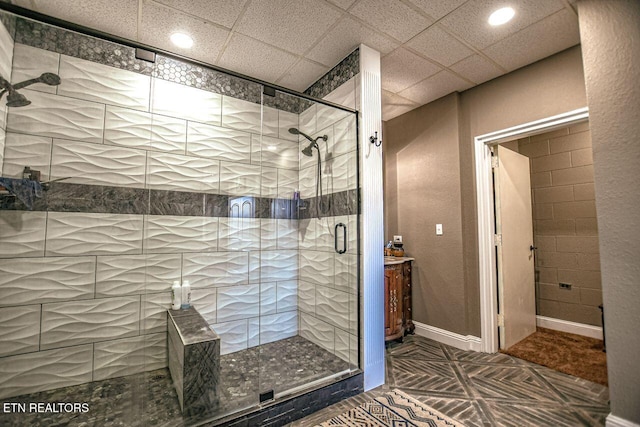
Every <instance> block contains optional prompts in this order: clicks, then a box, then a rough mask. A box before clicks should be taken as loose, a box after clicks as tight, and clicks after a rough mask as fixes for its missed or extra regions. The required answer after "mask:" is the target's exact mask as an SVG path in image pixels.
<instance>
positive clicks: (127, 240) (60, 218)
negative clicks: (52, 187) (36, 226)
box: [46, 212, 142, 256]
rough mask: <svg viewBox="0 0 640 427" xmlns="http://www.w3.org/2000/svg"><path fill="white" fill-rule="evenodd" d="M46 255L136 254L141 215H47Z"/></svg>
mask: <svg viewBox="0 0 640 427" xmlns="http://www.w3.org/2000/svg"><path fill="white" fill-rule="evenodd" d="M46 230H47V251H46V255H47V256H61V255H62V256H64V255H112V254H139V253H141V252H142V215H122V214H98V213H79V212H49V213H48V218H47V228H46Z"/></svg>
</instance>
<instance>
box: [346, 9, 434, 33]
mask: <svg viewBox="0 0 640 427" xmlns="http://www.w3.org/2000/svg"><path fill="white" fill-rule="evenodd" d="M350 13H351V14H352V15H354V16H357V17H358V18H360V19H362V20H363V21H365V22H366V23H367V24H369V25H371V26H372V27H374V28H376V29H378V30H379V31H382V32H383V33H386V34H389V35H390V36H392V37H394V38H396V39H397V40H399V41H401V42H402V43H404V42H406V41H407V40H409V39H410V38H411V37H413V36H415V35H416V34H418V33H419V32H420V31H422V30H424V29H425V28H426V27H428V26H429V25H431V24H432V23H433V20H432V19H428V18H426V17H424V16H422V15H420V14H418V13H417V12H416V11H415V10H413V9H412V8H410V7H409V6H407V5H405V4H404V3H402V2H401V1H400V0H360V1H359V2H358V3H356V5H355V6H353V8H352V9H351V10H350Z"/></svg>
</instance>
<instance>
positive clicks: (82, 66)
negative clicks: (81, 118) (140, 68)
mask: <svg viewBox="0 0 640 427" xmlns="http://www.w3.org/2000/svg"><path fill="white" fill-rule="evenodd" d="M59 75H60V80H61V83H60V85H59V86H58V94H59V95H64V96H69V97H72V98H79V99H85V100H87V101H94V102H100V103H103V104H111V105H118V106H121V107H127V108H133V109H136V110H142V111H148V110H149V88H150V85H151V77H149V76H145V75H143V74H140V73H134V72H132V71H126V70H122V69H120V68H114V67H109V66H105V65H101V64H97V63H95V62H91V61H85V60H82V59H78V58H74V57H71V56H66V55H61V56H60V71H59Z"/></svg>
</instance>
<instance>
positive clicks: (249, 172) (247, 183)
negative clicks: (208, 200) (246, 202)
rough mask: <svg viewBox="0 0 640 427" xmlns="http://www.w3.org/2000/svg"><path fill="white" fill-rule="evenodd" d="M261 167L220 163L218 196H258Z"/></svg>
mask: <svg viewBox="0 0 640 427" xmlns="http://www.w3.org/2000/svg"><path fill="white" fill-rule="evenodd" d="M261 183H262V167H261V166H258V165H244V164H241V163H230V162H220V194H229V195H237V194H242V195H244V196H260V193H261V191H260V190H261Z"/></svg>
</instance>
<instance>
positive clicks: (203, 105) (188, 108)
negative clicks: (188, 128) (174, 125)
mask: <svg viewBox="0 0 640 427" xmlns="http://www.w3.org/2000/svg"><path fill="white" fill-rule="evenodd" d="M151 112H152V113H156V114H163V115H166V116H171V117H178V118H181V119H186V120H193V121H195V122H201V123H208V124H212V125H218V126H219V125H220V115H221V112H222V95H218V94H217V93H212V92H208V91H206V90H202V89H196V88H194V87H190V86H184V85H181V84H178V83H173V82H168V81H166V80H162V79H156V78H153V79H151Z"/></svg>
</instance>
